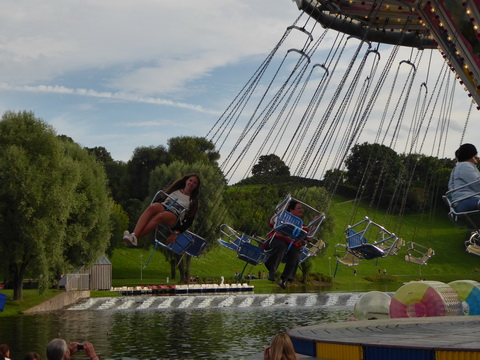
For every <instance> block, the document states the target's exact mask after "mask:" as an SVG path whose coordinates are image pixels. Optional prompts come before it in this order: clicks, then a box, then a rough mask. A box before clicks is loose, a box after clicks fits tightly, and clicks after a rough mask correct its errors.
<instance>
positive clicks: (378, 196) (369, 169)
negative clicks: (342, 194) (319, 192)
mask: <svg viewBox="0 0 480 360" xmlns="http://www.w3.org/2000/svg"><path fill="white" fill-rule="evenodd" d="M345 165H346V168H347V182H348V184H349V185H351V186H355V187H356V188H357V189H359V193H361V194H363V196H367V197H369V198H372V197H374V199H373V200H381V201H383V205H386V202H387V203H388V201H389V200H390V198H391V197H390V196H389V195H390V194H392V193H394V189H395V187H396V186H398V182H399V180H402V179H401V177H403V176H404V175H405V172H404V167H403V164H402V162H401V160H400V157H399V156H398V155H397V153H396V152H395V151H394V150H392V149H390V148H389V147H387V146H385V145H381V144H368V143H363V144H361V145H360V144H357V145H355V146H354V147H353V148H352V149H351V154H350V155H349V156H348V157H347V159H346V160H345Z"/></svg>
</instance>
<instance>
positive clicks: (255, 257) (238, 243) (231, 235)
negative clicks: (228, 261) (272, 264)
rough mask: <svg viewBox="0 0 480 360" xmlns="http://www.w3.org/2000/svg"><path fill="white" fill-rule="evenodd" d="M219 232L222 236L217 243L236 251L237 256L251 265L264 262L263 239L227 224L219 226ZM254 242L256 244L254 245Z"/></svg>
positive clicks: (265, 253) (265, 255)
mask: <svg viewBox="0 0 480 360" xmlns="http://www.w3.org/2000/svg"><path fill="white" fill-rule="evenodd" d="M220 234H221V235H222V236H223V238H226V239H227V240H224V239H222V238H220V239H218V240H217V241H218V243H219V244H220V245H222V246H223V247H226V248H227V249H229V250H233V251H235V252H236V253H237V257H238V258H239V259H240V260H242V261H245V262H246V263H248V264H251V265H259V264H262V263H263V262H265V260H266V257H267V252H266V251H265V250H264V249H263V248H262V246H261V244H263V240H261V239H258V238H256V237H249V236H248V235H246V234H241V233H239V232H238V231H236V230H234V229H232V228H231V227H230V226H228V225H227V224H223V225H221V226H220ZM254 242H256V243H257V244H256V245H255V243H254Z"/></svg>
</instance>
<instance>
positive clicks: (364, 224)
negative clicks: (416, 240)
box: [345, 217, 398, 260]
mask: <svg viewBox="0 0 480 360" xmlns="http://www.w3.org/2000/svg"><path fill="white" fill-rule="evenodd" d="M356 230H357V231H356ZM345 232H346V236H347V239H346V240H347V244H346V250H347V251H348V252H349V253H351V254H352V255H354V256H355V257H357V258H360V259H366V260H371V259H376V258H379V257H386V256H388V255H390V253H392V254H393V253H395V252H396V251H397V250H396V249H397V248H396V244H397V241H398V237H397V236H396V235H395V234H394V233H390V232H389V231H387V230H386V229H385V228H384V227H383V226H381V225H378V224H376V223H374V222H373V221H371V220H370V219H369V218H368V217H365V218H364V220H362V221H360V222H359V223H357V224H355V225H353V226H349V227H348V228H347V230H346V231H345ZM367 233H368V236H370V237H372V238H375V239H376V240H375V241H371V242H369V241H368V240H367V237H366V235H367Z"/></svg>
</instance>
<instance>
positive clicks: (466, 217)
mask: <svg viewBox="0 0 480 360" xmlns="http://www.w3.org/2000/svg"><path fill="white" fill-rule="evenodd" d="M475 183H476V181H475ZM456 190H458V189H453V190H450V191H449V192H447V193H446V194H445V195H443V196H442V199H443V201H444V202H445V203H446V204H447V205H448V207H449V208H450V211H449V213H448V218H449V219H450V221H451V222H452V223H453V224H454V225H455V226H457V227H458V228H460V229H467V230H470V231H477V230H479V229H480V210H471V211H464V212H459V211H456V210H455V205H456V204H454V203H453V202H452V200H451V194H452V192H454V191H456ZM467 198H468V197H467ZM467 198H465V199H467ZM465 199H462V200H465Z"/></svg>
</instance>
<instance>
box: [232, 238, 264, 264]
mask: <svg viewBox="0 0 480 360" xmlns="http://www.w3.org/2000/svg"><path fill="white" fill-rule="evenodd" d="M237 257H238V258H239V259H240V260H242V261H245V262H247V263H249V264H251V265H259V264H262V263H263V262H265V257H266V253H265V250H264V249H262V247H261V246H258V245H255V244H252V243H250V242H243V243H242V244H241V245H240V248H239V249H238V255H237Z"/></svg>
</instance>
